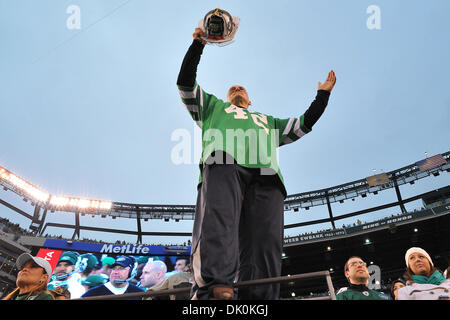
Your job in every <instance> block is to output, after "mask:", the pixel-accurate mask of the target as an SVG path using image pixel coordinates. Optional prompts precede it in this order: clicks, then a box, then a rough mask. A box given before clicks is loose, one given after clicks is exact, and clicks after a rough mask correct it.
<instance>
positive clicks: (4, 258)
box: [0, 152, 450, 299]
mask: <svg viewBox="0 0 450 320" xmlns="http://www.w3.org/2000/svg"><path fill="white" fill-rule="evenodd" d="M449 158H450V152H446V153H444V154H439V155H436V156H434V157H430V158H427V159H424V160H420V161H417V162H415V163H414V164H411V165H408V166H406V167H403V168H400V169H397V170H394V171H391V172H388V173H383V174H381V175H374V176H371V177H366V178H364V179H360V180H356V181H352V182H349V183H346V184H343V185H339V186H334V187H330V188H327V189H322V190H315V191H310V192H303V193H298V194H294V195H289V196H288V197H287V198H286V201H285V211H291V210H293V211H294V212H295V211H298V210H299V209H303V210H309V208H310V207H314V206H321V205H323V206H326V207H327V209H328V213H329V218H326V219H320V220H310V221H307V222H302V223H293V224H286V225H285V229H291V228H296V227H301V226H306V225H318V224H320V223H330V228H329V229H326V230H321V231H317V232H311V233H303V234H299V235H295V236H292V235H290V236H288V237H285V239H284V253H283V269H282V275H283V276H291V275H292V276H293V275H297V274H304V273H314V272H317V271H327V272H328V273H329V274H330V275H331V280H332V284H333V286H334V289H335V290H337V289H339V288H340V287H343V286H345V285H346V279H345V277H344V271H343V266H344V263H345V261H346V259H347V258H348V257H350V256H353V255H358V256H361V257H363V259H365V261H366V262H367V264H368V265H369V272H370V273H371V278H370V281H369V285H370V287H371V288H374V289H376V290H385V291H386V290H387V289H388V285H389V283H390V282H391V281H392V280H393V279H395V278H398V277H400V276H401V275H402V274H403V272H404V271H405V270H404V258H403V256H404V253H405V251H406V250H407V249H408V248H409V247H411V246H412V245H413V246H420V247H424V248H426V250H427V251H428V252H431V253H432V255H433V257H432V258H433V261H435V262H436V265H437V266H438V267H439V268H442V269H445V268H447V267H448V261H450V248H449V243H448V241H442V239H446V238H447V237H448V235H449V234H450V215H449V213H450V200H449V199H450V186H443V187H442V188H439V189H437V190H432V191H429V192H426V193H422V194H417V195H415V196H413V197H410V198H406V199H403V197H402V196H401V193H400V190H399V186H400V185H402V184H414V182H415V181H416V180H418V179H423V178H427V177H432V176H437V175H439V174H440V173H444V172H449V171H450V160H449ZM429 159H431V160H429ZM0 184H1V186H2V187H3V190H4V191H5V192H7V191H12V192H13V193H14V194H16V195H17V196H18V197H21V198H23V199H24V200H25V201H26V202H27V203H28V204H29V205H30V206H31V207H34V209H33V213H32V214H30V213H27V212H25V211H24V210H21V209H19V208H17V207H16V206H14V205H12V204H11V203H8V202H7V201H5V200H2V199H0V203H1V204H2V205H3V206H5V207H6V208H8V209H10V210H11V211H12V212H13V213H14V212H15V213H16V214H20V215H22V216H24V217H26V218H27V219H29V220H31V224H30V227H29V230H25V229H22V228H21V227H19V226H18V225H16V224H13V223H11V222H10V221H9V220H8V219H6V217H5V216H2V217H1V220H0V227H1V229H2V231H1V232H0V263H1V267H0V295H3V294H5V293H7V292H8V291H10V290H11V289H12V288H14V287H15V277H16V275H17V268H16V266H15V261H16V259H17V257H18V256H19V255H20V254H21V253H23V252H28V253H31V254H32V255H38V256H39V255H46V256H47V257H48V255H49V253H50V256H51V258H52V259H53V260H54V261H53V262H52V263H53V265H52V266H53V267H54V265H55V264H56V261H57V259H58V257H60V256H61V255H62V254H63V253H64V252H67V251H73V252H77V253H78V254H80V255H81V254H87V253H89V254H92V255H95V256H96V257H97V260H99V261H101V259H102V258H104V257H106V256H111V257H116V256H119V255H130V256H134V257H136V258H138V257H142V256H144V257H147V258H148V257H151V258H152V259H153V258H154V259H156V260H162V261H165V262H166V264H167V265H168V266H170V267H171V268H173V265H174V263H175V260H176V259H177V257H180V256H184V257H189V255H190V250H191V247H190V243H189V242H188V243H187V244H186V243H184V244H179V245H173V246H164V245H160V246H158V245H146V244H143V243H142V237H143V236H146V235H149V236H152V235H164V236H172V237H177V236H190V235H191V233H190V232H149V231H144V230H143V228H142V224H141V220H144V221H147V220H148V219H161V220H165V221H168V220H169V219H172V220H183V219H185V220H192V219H193V213H194V210H195V206H193V205H142V204H131V203H119V202H112V201H103V200H90V199H81V198H77V197H68V196H57V197H56V196H52V195H51V194H50V193H47V192H45V191H43V190H41V189H40V188H38V187H36V186H35V185H33V184H31V183H29V182H27V181H26V180H25V179H23V178H20V177H18V176H17V175H16V174H14V173H12V172H11V171H9V170H7V169H6V168H3V167H0ZM387 189H393V190H395V194H396V196H397V201H394V202H391V203H387V204H384V205H381V206H377V207H373V208H365V209H364V210H360V211H356V212H350V213H347V214H343V215H339V216H335V215H334V214H333V212H332V210H331V206H330V204H331V203H336V205H339V203H343V202H344V201H345V200H349V199H352V200H354V199H355V198H357V197H363V198H364V197H366V195H367V194H369V193H372V194H377V193H378V192H379V191H383V190H387ZM420 199H421V200H422V202H423V207H422V208H420V209H418V210H413V211H407V210H406V208H405V206H404V204H405V203H408V202H411V201H415V200H420ZM390 207H398V208H399V209H400V211H399V212H400V213H399V214H397V215H392V216H389V217H384V218H382V219H379V220H376V221H370V222H364V223H362V222H361V221H360V220H359V219H358V223H355V224H353V225H345V224H344V225H342V227H340V226H339V225H340V221H341V220H343V219H346V218H349V217H356V216H359V215H364V214H366V213H368V212H376V211H379V210H382V209H385V208H390ZM49 211H50V212H52V211H62V212H70V213H74V215H75V223H74V224H73V225H71V224H59V223H52V222H47V221H46V217H47V212H49ZM80 215H92V216H93V217H98V218H102V217H112V218H118V217H120V218H128V219H135V220H136V223H137V224H136V226H137V228H136V230H134V231H129V230H121V229H108V228H100V227H95V226H82V225H81V224H80ZM8 217H10V215H8ZM49 227H53V228H57V229H58V228H70V229H73V230H74V233H73V236H72V237H71V238H68V239H62V237H58V239H55V238H52V237H46V236H44V234H45V232H46V231H47V228H49ZM81 230H90V231H96V232H99V233H100V234H101V233H103V232H107V233H117V234H131V235H135V236H136V237H137V241H136V243H124V242H120V241H118V243H105V242H101V241H95V240H92V241H81V237H80V231H81ZM174 242H175V243H176V241H174ZM329 295H330V290H329V287H328V284H327V282H326V281H325V277H322V278H314V279H312V278H311V279H296V280H293V281H284V282H283V283H282V284H281V298H282V299H299V298H317V299H320V298H323V297H327V296H329Z"/></svg>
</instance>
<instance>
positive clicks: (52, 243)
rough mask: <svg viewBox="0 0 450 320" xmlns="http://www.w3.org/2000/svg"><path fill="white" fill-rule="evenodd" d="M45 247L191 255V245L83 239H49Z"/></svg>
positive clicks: (159, 254)
mask: <svg viewBox="0 0 450 320" xmlns="http://www.w3.org/2000/svg"><path fill="white" fill-rule="evenodd" d="M43 247H45V248H56V249H60V250H64V251H84V252H92V253H101V254H123V255H138V256H140V255H157V256H161V255H170V256H174V255H190V252H191V247H190V246H146V245H141V244H101V243H92V242H81V241H66V240H59V239H47V240H46V241H45V243H44V245H43Z"/></svg>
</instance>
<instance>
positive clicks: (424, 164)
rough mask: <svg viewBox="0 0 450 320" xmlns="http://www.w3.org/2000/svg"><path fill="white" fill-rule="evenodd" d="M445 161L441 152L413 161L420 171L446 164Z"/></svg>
mask: <svg viewBox="0 0 450 320" xmlns="http://www.w3.org/2000/svg"><path fill="white" fill-rule="evenodd" d="M446 163H447V161H445V159H444V158H443V157H442V155H441V154H437V155H435V156H432V157H429V158H426V159H423V160H420V161H418V162H416V163H415V165H416V166H417V167H419V170H420V171H425V170H428V169H432V168H436V167H439V166H442V165H443V164H446Z"/></svg>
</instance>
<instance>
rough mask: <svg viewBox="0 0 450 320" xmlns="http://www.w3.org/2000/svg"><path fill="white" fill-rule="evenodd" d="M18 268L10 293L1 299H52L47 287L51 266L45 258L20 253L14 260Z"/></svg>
mask: <svg viewBox="0 0 450 320" xmlns="http://www.w3.org/2000/svg"><path fill="white" fill-rule="evenodd" d="M16 266H17V268H18V269H19V270H20V271H19V273H18V274H17V280H16V285H17V288H16V289H14V290H13V291H12V292H11V293H10V294H8V295H7V296H6V297H5V298H3V299H2V300H54V298H53V295H52V294H51V293H50V291H49V290H48V288H47V282H48V278H49V277H50V275H51V273H52V268H51V266H50V263H48V261H47V260H45V259H42V258H40V257H33V256H32V255H30V254H28V253H22V254H21V255H20V256H19V257H18V258H17V261H16Z"/></svg>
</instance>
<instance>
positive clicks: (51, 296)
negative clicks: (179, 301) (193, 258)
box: [3, 251, 192, 300]
mask: <svg viewBox="0 0 450 320" xmlns="http://www.w3.org/2000/svg"><path fill="white" fill-rule="evenodd" d="M16 267H17V269H18V270H19V272H18V274H17V281H16V285H17V287H16V288H15V289H14V290H12V291H11V292H9V293H8V294H7V295H6V296H5V297H4V298H3V300H65V299H77V298H90V297H97V296H108V295H118V294H128V293H145V292H146V291H151V292H155V291H160V290H164V289H174V288H177V287H187V286H190V285H191V281H192V276H191V270H190V264H189V259H188V258H185V257H179V258H178V259H177V261H176V263H175V265H174V267H173V270H169V269H168V268H167V265H166V263H165V262H164V261H161V260H158V259H156V258H150V257H148V256H140V257H137V258H136V257H133V256H116V257H111V256H103V257H102V258H101V259H98V258H97V256H95V255H94V254H91V253H86V254H82V255H80V254H79V253H77V252H74V251H65V252H63V254H62V255H61V256H60V258H59V260H58V262H57V264H56V267H55V268H54V270H53V271H52V268H51V266H50V263H49V262H48V261H47V260H45V259H43V258H40V257H33V256H32V255H30V254H28V253H23V254H21V255H20V256H19V257H18V258H17V260H16ZM143 298H145V299H176V298H177V296H176V295H172V296H162V297H156V298H155V297H153V298H152V297H150V296H149V297H143V296H142V295H138V296H135V297H131V298H129V299H131V300H141V299H143ZM178 298H179V296H178ZM183 298H184V299H187V298H188V296H183Z"/></svg>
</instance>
